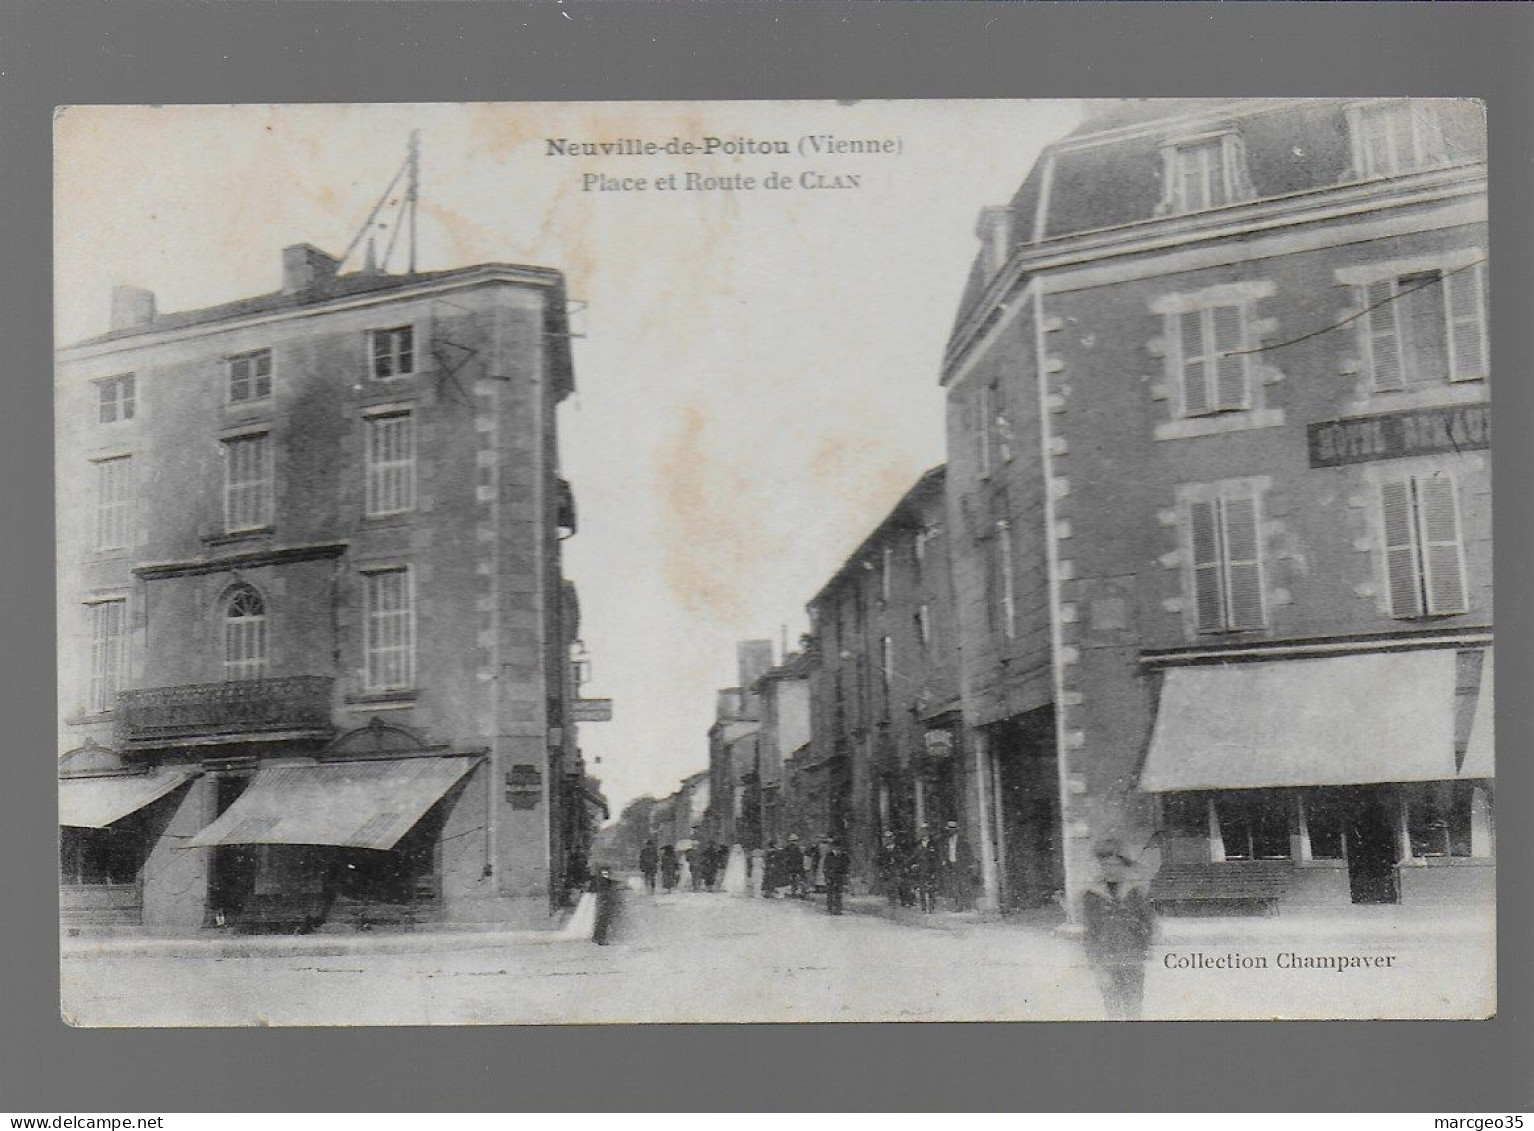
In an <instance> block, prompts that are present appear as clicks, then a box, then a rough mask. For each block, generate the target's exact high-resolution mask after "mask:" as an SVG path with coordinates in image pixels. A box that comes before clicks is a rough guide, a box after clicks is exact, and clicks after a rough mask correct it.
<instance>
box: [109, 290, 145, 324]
mask: <svg viewBox="0 0 1534 1131" xmlns="http://www.w3.org/2000/svg"><path fill="white" fill-rule="evenodd" d="M154 315H155V308H154V292H153V291H146V290H145V289H144V288H143V287H113V288H112V329H114V330H127V329H131V328H132V327H134V326H147V325H149V323H151V322H153V321H154Z"/></svg>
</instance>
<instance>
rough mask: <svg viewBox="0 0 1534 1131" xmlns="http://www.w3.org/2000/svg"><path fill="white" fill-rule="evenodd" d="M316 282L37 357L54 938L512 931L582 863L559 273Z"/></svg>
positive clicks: (589, 797) (549, 901)
mask: <svg viewBox="0 0 1534 1131" xmlns="http://www.w3.org/2000/svg"><path fill="white" fill-rule="evenodd" d="M275 266H276V263H275V262H274V267H275ZM338 267H339V264H338V262H337V260H336V259H335V258H334V257H332V256H329V255H327V254H325V253H324V252H322V251H319V250H317V249H316V248H313V247H310V246H308V245H300V246H296V247H290V248H287V249H285V250H284V251H283V252H282V257H281V280H282V283H281V287H280V289H278V290H276V291H273V292H271V293H269V294H264V295H260V296H257V297H254V298H250V299H245V300H241V301H238V302H232V303H228V304H226V305H223V306H217V307H211V308H208V309H202V310H194V311H188V312H184V313H173V314H166V313H162V312H159V311H158V310H157V309H156V303H155V299H154V296H153V295H152V294H151V293H149V292H147V291H144V290H140V289H136V288H128V287H120V288H118V289H117V290H116V291H115V292H114V293H113V301H112V320H111V328H110V330H109V331H108V332H106V333H104V334H102V335H101V336H99V337H96V338H93V339H91V340H88V341H84V342H80V343H79V344H76V345H72V346H69V347H67V348H65V349H63V350H61V351H60V353H59V355H58V369H57V389H58V392H57V419H58V447H57V452H58V455H57V458H58V466H57V478H58V482H59V484H60V500H61V503H60V507H59V554H58V564H59V587H58V602H59V604H58V625H59V638H60V641H61V654H62V655H63V656H64V658H65V664H64V667H63V670H62V671H61V672H60V719H59V742H60V750H61V751H62V752H63V753H62V755H61V757H60V761H59V773H60V823H61V830H60V836H61V844H62V866H63V896H62V907H63V917H64V920H65V922H66V924H90V925H94V926H103V925H114V924H119V925H128V924H133V925H140V926H143V927H147V928H151V929H163V930H168V931H171V930H183V929H187V928H200V927H204V926H207V927H213V926H230V927H238V926H248V927H254V928H267V929H288V928H295V929H312V928H314V927H317V926H320V925H322V924H330V925H334V926H342V927H346V926H356V925H368V924H371V923H374V922H387V923H432V922H460V921H461V922H468V921H501V922H516V923H524V922H528V923H530V922H537V921H539V920H541V919H544V918H546V916H547V914H548V912H549V910H550V907H551V905H553V904H558V903H560V902H562V901H563V899H564V898H565V885H566V880H567V876H568V873H569V870H570V868H571V867H572V865H575V866H576V867H579V865H580V863H581V862H583V861H584V858H585V852H586V848H587V843H588V842H589V838H590V835H591V831H592V828H593V825H594V822H595V819H596V818H597V815H598V813H599V812H600V807H601V804H602V803H601V798H600V795H599V794H598V793H597V792H596V790H595V787H594V785H593V783H591V782H590V781H589V780H588V779H587V778H586V776H585V773H584V767H583V765H582V760H581V757H580V753H579V748H578V746H577V737H576V728H575V725H574V722H573V720H572V718H571V710H570V708H571V703H572V701H573V700H574V698H575V695H576V689H575V685H574V682H573V679H572V674H571V665H570V662H569V657H570V648H571V644H572V642H573V641H574V640H575V638H576V635H577V632H578V619H579V610H578V605H577V602H576V595H575V590H574V588H573V586H572V585H571V584H570V583H569V582H568V581H566V580H565V579H564V578H563V577H562V574H561V567H560V556H561V555H560V547H561V542H562V541H563V540H564V539H565V538H567V537H569V536H570V535H572V534H573V533H574V532H575V507H574V502H573V498H572V495H571V492H570V488H569V486H568V484H567V483H566V482H565V481H564V480H563V479H562V478H561V476H560V472H559V446H558V442H557V427H556V409H557V406H558V405H559V403H560V402H561V401H562V400H563V399H564V398H565V397H567V396H568V395H569V394H570V393H571V391H572V389H573V384H574V378H573V372H572V366H571V358H570V348H569V332H568V327H567V325H566V301H565V292H564V283H563V279H562V277H561V276H560V274H559V273H558V272H557V271H553V270H550V269H547V268H542V267H525V266H517V265H511V264H498V263H496V264H484V265H481V266H475V267H467V268H462V269H458V270H450V271H439V272H431V273H416V272H413V271H412V272H410V273H408V274H393V275H391V274H385V273H382V272H380V271H378V270H376V269H372V268H365V269H363V270H361V271H357V272H353V273H350V274H340V273H338Z"/></svg>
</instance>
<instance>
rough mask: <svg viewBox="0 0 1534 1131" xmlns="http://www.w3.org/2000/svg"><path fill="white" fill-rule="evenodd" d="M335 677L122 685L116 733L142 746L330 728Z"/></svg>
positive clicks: (306, 676) (312, 676)
mask: <svg viewBox="0 0 1534 1131" xmlns="http://www.w3.org/2000/svg"><path fill="white" fill-rule="evenodd" d="M334 683H335V681H334V680H333V679H332V678H331V677H330V676H322V675H295V676H282V677H280V678H276V679H239V680H229V681H228V682H226V683H194V684H187V685H184V686H181V687H149V688H143V689H141V690H137V691H121V692H119V693H118V695H117V736H118V739H119V741H121V742H124V743H131V744H134V745H138V746H144V745H148V744H151V743H157V742H164V741H174V740H176V739H187V738H205V737H211V736H219V735H226V736H230V737H237V736H239V735H242V734H262V733H269V732H273V731H290V730H292V731H324V730H329V729H331V721H330V709H331V707H330V705H331V688H332V686H333V685H334Z"/></svg>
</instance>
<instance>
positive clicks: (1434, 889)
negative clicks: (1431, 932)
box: [1140, 648, 1495, 913]
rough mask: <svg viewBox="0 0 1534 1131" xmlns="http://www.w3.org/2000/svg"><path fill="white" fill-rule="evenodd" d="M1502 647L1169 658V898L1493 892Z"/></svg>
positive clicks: (1200, 902)
mask: <svg viewBox="0 0 1534 1131" xmlns="http://www.w3.org/2000/svg"><path fill="white" fill-rule="evenodd" d="M1492 713H1493V695H1492V652H1491V649H1489V648H1487V649H1470V650H1454V649H1448V648H1431V649H1424V650H1415V651H1410V650H1403V651H1396V652H1373V653H1360V654H1353V655H1337V656H1327V657H1321V658H1306V659H1293V660H1279V661H1267V662H1251V663H1233V664H1219V665H1199V666H1189V667H1176V668H1170V669H1168V670H1166V671H1164V672H1162V673H1161V690H1160V696H1159V706H1158V711H1157V717H1156V722H1155V727H1154V730H1153V733H1152V737H1151V743H1150V749H1149V752H1148V754H1147V757H1146V761H1145V767H1144V770H1143V771H1142V773H1141V777H1140V788H1141V789H1142V790H1144V791H1145V792H1147V793H1151V794H1154V795H1155V796H1156V797H1157V798H1158V799H1159V813H1160V821H1159V828H1160V837H1159V840H1160V845H1161V868H1160V872H1159V874H1158V875H1157V877H1156V880H1155V882H1154V885H1153V893H1154V894H1155V897H1156V899H1157V902H1158V904H1159V905H1160V906H1161V908H1162V909H1163V910H1165V911H1169V912H1174V913H1176V912H1185V913H1199V912H1203V913H1211V912H1213V913H1221V912H1234V911H1250V910H1260V909H1272V908H1277V907H1305V906H1315V907H1332V906H1341V905H1346V904H1394V903H1403V904H1416V905H1424V904H1443V905H1451V904H1453V905H1461V906H1463V905H1465V904H1466V903H1467V902H1471V903H1473V902H1475V901H1478V900H1484V901H1486V902H1487V903H1489V902H1490V900H1491V898H1492V894H1493V883H1494V867H1493V861H1494V855H1495V853H1494V843H1493V842H1494V827H1493V819H1492V792H1493V789H1492V786H1493V781H1494V778H1495V770H1494V766H1493V754H1492V748H1493V743H1494V734H1493V727H1492Z"/></svg>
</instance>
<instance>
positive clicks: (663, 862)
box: [660, 844, 682, 895]
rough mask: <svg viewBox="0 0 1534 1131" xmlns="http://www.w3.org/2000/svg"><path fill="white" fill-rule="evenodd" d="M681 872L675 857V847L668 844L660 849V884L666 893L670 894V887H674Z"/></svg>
mask: <svg viewBox="0 0 1534 1131" xmlns="http://www.w3.org/2000/svg"><path fill="white" fill-rule="evenodd" d="M681 874H682V869H681V865H680V864H679V863H678V861H677V858H676V848H675V847H674V846H673V845H669V844H668V845H666V846H665V847H664V848H662V849H661V850H660V886H661V887H663V888H665V889H666V894H667V895H670V894H671V889H672V888H674V887H676V884H677V880H678V879H679V878H680V877H681Z"/></svg>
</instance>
